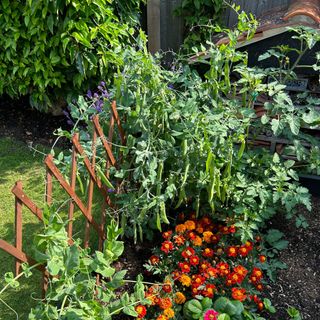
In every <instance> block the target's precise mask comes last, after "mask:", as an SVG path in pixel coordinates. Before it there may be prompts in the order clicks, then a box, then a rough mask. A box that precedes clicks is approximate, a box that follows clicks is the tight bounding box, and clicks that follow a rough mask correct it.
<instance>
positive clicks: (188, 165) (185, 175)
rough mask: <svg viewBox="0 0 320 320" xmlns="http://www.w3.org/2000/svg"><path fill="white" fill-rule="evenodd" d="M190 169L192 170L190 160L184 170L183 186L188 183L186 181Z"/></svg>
mask: <svg viewBox="0 0 320 320" xmlns="http://www.w3.org/2000/svg"><path fill="white" fill-rule="evenodd" d="M189 168H190V163H189V160H187V164H186V167H185V169H184V174H183V178H182V181H181V184H182V185H184V184H185V183H186V181H187V178H188V173H189Z"/></svg>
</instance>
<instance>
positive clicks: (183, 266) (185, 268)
mask: <svg viewBox="0 0 320 320" xmlns="http://www.w3.org/2000/svg"><path fill="white" fill-rule="evenodd" d="M178 266H179V268H180V269H181V271H182V272H184V273H189V272H190V265H189V264H188V263H186V262H179V263H178Z"/></svg>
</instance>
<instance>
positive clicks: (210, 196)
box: [208, 176, 215, 202]
mask: <svg viewBox="0 0 320 320" xmlns="http://www.w3.org/2000/svg"><path fill="white" fill-rule="evenodd" d="M214 188H215V177H214V176H213V179H212V180H211V184H210V188H209V198H208V200H209V202H211V201H212V199H213V195H214Z"/></svg>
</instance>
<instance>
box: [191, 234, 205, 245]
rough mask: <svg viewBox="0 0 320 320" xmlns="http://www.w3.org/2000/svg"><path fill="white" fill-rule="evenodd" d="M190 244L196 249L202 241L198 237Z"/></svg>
mask: <svg viewBox="0 0 320 320" xmlns="http://www.w3.org/2000/svg"><path fill="white" fill-rule="evenodd" d="M191 241H192V243H193V244H194V245H195V246H196V247H200V246H202V239H201V238H200V237H199V236H196V237H195V238H194V239H192V240H191Z"/></svg>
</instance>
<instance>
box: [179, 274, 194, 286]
mask: <svg viewBox="0 0 320 320" xmlns="http://www.w3.org/2000/svg"><path fill="white" fill-rule="evenodd" d="M179 281H180V282H181V284H182V285H183V286H185V287H190V286H191V278H190V277H189V276H187V275H186V274H184V273H183V274H182V275H181V277H180V278H179Z"/></svg>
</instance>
